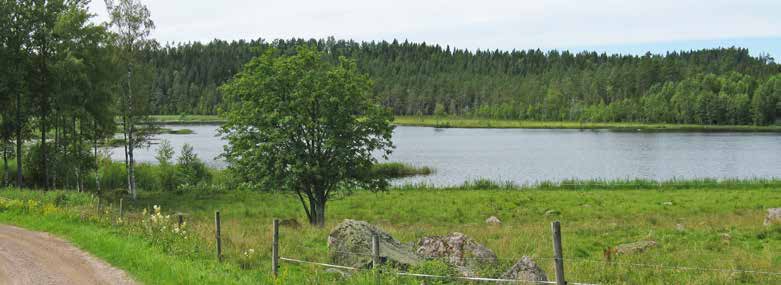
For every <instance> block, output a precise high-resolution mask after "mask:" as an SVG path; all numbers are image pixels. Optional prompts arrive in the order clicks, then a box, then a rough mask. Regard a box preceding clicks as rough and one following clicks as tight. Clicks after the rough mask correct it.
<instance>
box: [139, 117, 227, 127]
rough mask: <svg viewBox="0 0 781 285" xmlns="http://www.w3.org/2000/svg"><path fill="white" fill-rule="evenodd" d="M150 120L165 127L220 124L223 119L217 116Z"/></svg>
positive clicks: (153, 118)
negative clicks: (165, 125)
mask: <svg viewBox="0 0 781 285" xmlns="http://www.w3.org/2000/svg"><path fill="white" fill-rule="evenodd" d="M151 118H152V120H153V121H155V122H157V123H161V124H167V125H176V124H222V123H224V122H225V119H223V118H221V117H219V116H217V115H154V116H151Z"/></svg>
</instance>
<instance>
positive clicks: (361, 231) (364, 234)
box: [328, 220, 422, 268]
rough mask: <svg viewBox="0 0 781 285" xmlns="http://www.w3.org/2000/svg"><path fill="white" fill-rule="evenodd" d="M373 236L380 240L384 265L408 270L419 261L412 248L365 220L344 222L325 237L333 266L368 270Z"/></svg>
mask: <svg viewBox="0 0 781 285" xmlns="http://www.w3.org/2000/svg"><path fill="white" fill-rule="evenodd" d="M372 234H377V235H378V237H379V239H380V258H381V259H382V260H383V262H384V263H389V264H392V265H394V266H399V267H402V268H404V267H407V266H410V265H417V264H419V263H420V262H421V261H422V259H421V258H420V257H419V256H418V255H416V254H415V252H414V251H413V249H412V246H410V245H408V244H402V243H400V242H399V241H397V240H396V239H394V238H393V237H392V236H391V235H390V234H388V233H386V232H385V231H383V230H381V229H379V228H378V227H376V226H374V225H372V224H369V223H367V222H364V221H356V220H344V221H343V222H342V223H340V224H338V225H337V226H336V227H334V228H333V229H332V230H331V233H330V234H329V235H328V255H329V257H330V259H331V261H333V262H334V263H335V264H338V265H343V266H350V267H356V268H368V267H370V266H371V264H372V256H371V254H372V252H371V244H372Z"/></svg>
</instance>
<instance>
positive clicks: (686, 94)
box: [150, 39, 781, 124]
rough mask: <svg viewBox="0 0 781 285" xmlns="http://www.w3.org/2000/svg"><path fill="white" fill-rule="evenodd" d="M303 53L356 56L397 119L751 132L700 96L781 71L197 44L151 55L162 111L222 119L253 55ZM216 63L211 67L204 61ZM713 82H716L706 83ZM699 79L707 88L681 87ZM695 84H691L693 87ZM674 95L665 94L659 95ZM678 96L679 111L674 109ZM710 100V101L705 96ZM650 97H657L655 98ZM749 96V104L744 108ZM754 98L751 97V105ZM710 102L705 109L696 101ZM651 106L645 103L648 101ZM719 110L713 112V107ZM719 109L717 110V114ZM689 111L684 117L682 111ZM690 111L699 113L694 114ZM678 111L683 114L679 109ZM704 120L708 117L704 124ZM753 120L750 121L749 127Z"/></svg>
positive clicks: (717, 58)
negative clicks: (225, 93) (223, 92)
mask: <svg viewBox="0 0 781 285" xmlns="http://www.w3.org/2000/svg"><path fill="white" fill-rule="evenodd" d="M301 45H309V46H316V47H317V49H318V50H322V51H325V50H327V51H328V54H327V57H328V59H329V60H330V61H334V62H335V61H337V60H338V57H339V56H348V57H350V58H352V59H354V60H355V61H356V63H357V67H358V69H359V71H361V72H363V73H366V74H368V75H369V76H370V78H371V79H372V80H373V81H374V82H375V84H374V88H373V89H372V92H373V94H374V96H375V97H377V98H383V103H384V104H385V105H386V106H388V107H391V108H392V109H393V112H394V113H395V114H397V115H408V116H415V115H435V116H442V115H444V114H448V115H451V116H454V115H455V116H473V117H480V118H490V119H505V120H508V119H521V120H538V121H559V120H569V121H588V122H629V121H633V122H653V123H707V122H708V121H710V123H708V124H733V123H732V121H733V120H734V121H735V123H734V124H747V123H751V122H753V119H752V115H749V114H745V113H746V112H750V108H749V107H748V106H746V105H745V103H744V104H739V105H738V106H739V107H738V110H740V111H741V112H742V113H741V114H736V113H731V114H729V115H725V116H724V117H721V118H720V117H716V118H713V117H712V116H711V115H714V114H716V115H717V114H719V113H718V110H719V109H723V108H722V107H723V106H735V105H732V104H728V103H727V104H725V103H724V102H723V101H722V100H716V101H707V102H706V101H705V100H701V99H698V97H701V95H702V94H700V93H699V90H698V89H702V90H707V91H710V92H712V93H714V94H716V95H721V94H720V92H719V91H720V90H721V89H724V90H725V91H724V95H725V96H724V97H722V98H720V99H728V98H729V99H733V98H735V97H736V96H738V95H740V94H745V95H746V96H748V97H752V96H753V90H754V89H755V88H756V86H757V85H758V84H760V83H762V82H764V81H765V80H767V79H768V78H769V77H771V76H773V75H776V74H778V73H779V72H781V68H780V67H779V65H777V64H775V63H772V62H768V61H766V60H765V59H763V58H758V57H752V56H750V55H749V53H748V50H746V49H741V48H726V49H705V50H698V51H690V52H671V53H668V54H666V55H652V54H647V55H643V56H630V55H607V54H598V53H595V52H582V53H577V54H573V53H571V52H568V51H555V50H554V51H548V52H543V51H540V50H525V51H512V52H505V51H478V52H470V51H465V50H458V49H455V50H454V49H448V48H446V47H440V46H437V45H427V44H423V43H410V42H403V43H400V42H396V41H394V42H371V43H368V42H365V43H357V42H353V41H336V40H333V39H324V40H302V39H292V40H276V41H273V42H267V41H264V40H262V39H261V40H253V41H239V42H225V41H219V40H215V41H213V42H210V43H190V44H180V45H177V46H168V47H165V48H163V49H161V50H159V51H154V52H150V60H151V61H153V62H154V63H155V64H156V66H157V68H158V69H159V70H160V75H159V76H158V81H157V82H158V83H157V86H158V87H157V88H158V90H159V92H158V93H157V95H156V97H155V98H156V99H155V100H156V102H157V103H156V104H155V105H156V106H157V108H156V109H155V112H156V113H158V114H179V113H181V112H186V113H194V114H215V113H217V109H218V106H219V104H220V102H221V99H222V98H221V97H220V94H219V92H217V91H216V90H214V89H216V88H215V86H219V85H221V84H223V83H224V82H226V81H227V80H229V79H230V78H231V77H232V76H233V75H234V74H235V73H236V72H237V71H238V70H240V67H241V66H242V65H243V64H245V63H246V62H248V61H250V60H251V59H252V58H253V57H255V56H258V55H260V54H263V53H264V52H268V51H269V50H272V49H273V51H272V52H273V53H275V54H283V55H284V54H294V53H295V49H296V48H297V47H298V46H301ZM204 59H206V60H204ZM706 77H707V82H700V81H702V80H704V78H706ZM687 80H692V81H697V82H696V83H695V84H696V85H700V84H702V87H701V88H700V87H699V86H697V88H692V89H687V90H679V92H676V88H675V86H674V85H668V84H676V85H677V84H679V83H682V82H684V81H687ZM686 84H688V83H686ZM665 86H666V87H667V90H665V94H664V95H659V94H658V93H659V92H660V91H661V89H664V88H663V87H665ZM675 93H680V94H679V95H678V98H677V100H678V102H679V103H681V104H689V105H677V106H676V104H670V103H669V101H670V100H671V97H672V95H674V94H675ZM705 96H709V95H705ZM645 97H653V98H652V99H651V100H645ZM744 99H745V98H741V100H744ZM749 99H750V98H749ZM698 100H699V101H700V102H701V103H702V104H700V105H699V109H700V110H695V102H697V101H698ZM641 101H642V102H641ZM705 103H712V104H710V105H709V104H705ZM713 107H715V108H713ZM679 108H681V109H679ZM687 108H690V109H687ZM676 109H678V110H677V111H678V112H673V110H676ZM696 112H699V113H700V115H699V116H696V115H695V114H696ZM746 119H748V121H745V120H746Z"/></svg>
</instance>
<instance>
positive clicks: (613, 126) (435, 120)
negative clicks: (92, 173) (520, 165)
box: [152, 115, 781, 132]
mask: <svg viewBox="0 0 781 285" xmlns="http://www.w3.org/2000/svg"><path fill="white" fill-rule="evenodd" d="M152 118H153V119H154V120H156V121H157V122H160V123H164V124H221V123H224V122H225V119H223V118H220V117H219V116H216V115H187V116H177V115H155V116H152ZM393 123H394V124H395V125H398V126H421V127H437V128H499V129H608V130H615V131H645V132H781V126H779V125H771V126H753V125H696V124H649V123H595V122H574V121H527V120H502V119H481V118H467V117H441V118H439V117H435V116H396V117H395V119H394V121H393Z"/></svg>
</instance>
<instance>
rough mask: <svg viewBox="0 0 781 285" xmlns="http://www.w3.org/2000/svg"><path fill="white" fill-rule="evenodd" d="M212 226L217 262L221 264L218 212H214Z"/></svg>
mask: <svg viewBox="0 0 781 285" xmlns="http://www.w3.org/2000/svg"><path fill="white" fill-rule="evenodd" d="M214 226H215V227H216V231H215V233H216V238H217V261H219V262H222V240H221V239H220V211H214Z"/></svg>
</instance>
